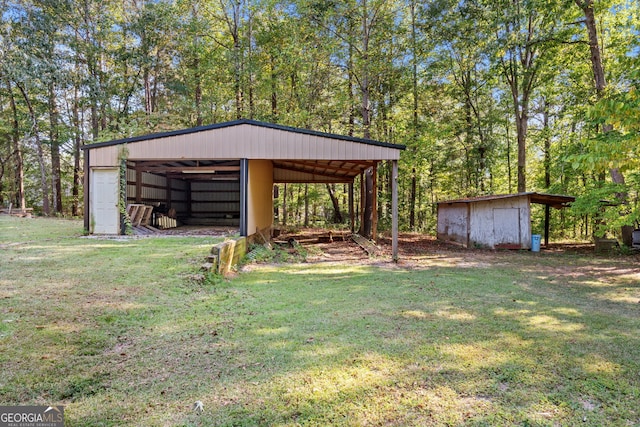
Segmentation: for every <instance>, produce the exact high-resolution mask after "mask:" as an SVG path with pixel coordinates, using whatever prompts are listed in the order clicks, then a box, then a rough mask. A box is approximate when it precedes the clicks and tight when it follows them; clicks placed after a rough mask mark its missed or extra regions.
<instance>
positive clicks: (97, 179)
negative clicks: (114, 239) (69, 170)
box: [91, 169, 120, 234]
mask: <svg viewBox="0 0 640 427" xmlns="http://www.w3.org/2000/svg"><path fill="white" fill-rule="evenodd" d="M119 178H120V170H119V169H94V170H93V171H92V172H91V182H92V185H91V188H92V191H91V207H92V209H91V224H92V225H93V233H96V234H118V232H119V225H120V211H119V209H118V196H119V191H118V186H119V182H120V179H119Z"/></svg>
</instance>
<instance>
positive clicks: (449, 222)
mask: <svg viewBox="0 0 640 427" xmlns="http://www.w3.org/2000/svg"><path fill="white" fill-rule="evenodd" d="M467 234H468V229H467V205H466V204H463V203H460V204H458V203H456V204H453V205H440V206H439V207H438V239H441V240H449V241H453V242H458V243H461V244H463V245H466V244H467Z"/></svg>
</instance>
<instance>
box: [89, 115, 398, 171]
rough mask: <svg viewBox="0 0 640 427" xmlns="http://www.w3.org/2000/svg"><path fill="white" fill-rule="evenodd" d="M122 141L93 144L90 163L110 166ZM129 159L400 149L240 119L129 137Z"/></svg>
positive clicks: (394, 155) (378, 156) (377, 155)
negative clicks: (211, 126)
mask: <svg viewBox="0 0 640 427" xmlns="http://www.w3.org/2000/svg"><path fill="white" fill-rule="evenodd" d="M120 147H122V146H108V147H100V148H95V149H92V152H91V157H90V161H91V165H92V166H114V165H117V162H118V150H119V148H120ZM126 147H127V150H128V152H129V156H128V157H129V159H145V160H168V159H241V158H247V159H313V160H397V159H398V158H399V157H400V150H398V149H395V148H391V147H382V146H376V145H370V144H364V143H360V142H354V141H345V140H338V139H333V138H328V137H323V136H318V135H307V134H300V133H295V132H288V131H284V130H280V129H270V128H262V127H259V126H252V125H249V124H243V125H239V126H233V127H229V128H222V129H212V130H209V131H204V132H199V133H192V134H184V135H177V136H170V137H165V138H160V139H150V140H144V141H138V142H130V143H128V144H127V145H126Z"/></svg>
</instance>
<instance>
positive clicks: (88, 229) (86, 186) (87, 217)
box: [83, 150, 92, 234]
mask: <svg viewBox="0 0 640 427" xmlns="http://www.w3.org/2000/svg"><path fill="white" fill-rule="evenodd" d="M89 153H90V151H89V150H84V167H83V169H84V178H83V181H84V183H83V185H84V195H83V196H84V209H83V211H84V218H83V219H84V231H85V233H87V234H88V233H91V231H92V230H91V217H90V213H89Z"/></svg>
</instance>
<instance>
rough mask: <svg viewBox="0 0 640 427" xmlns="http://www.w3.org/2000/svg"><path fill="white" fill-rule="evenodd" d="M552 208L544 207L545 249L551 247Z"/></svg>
mask: <svg viewBox="0 0 640 427" xmlns="http://www.w3.org/2000/svg"><path fill="white" fill-rule="evenodd" d="M550 210H551V206H549V205H544V247H545V248H548V247H549V219H550V217H551V212H550Z"/></svg>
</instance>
